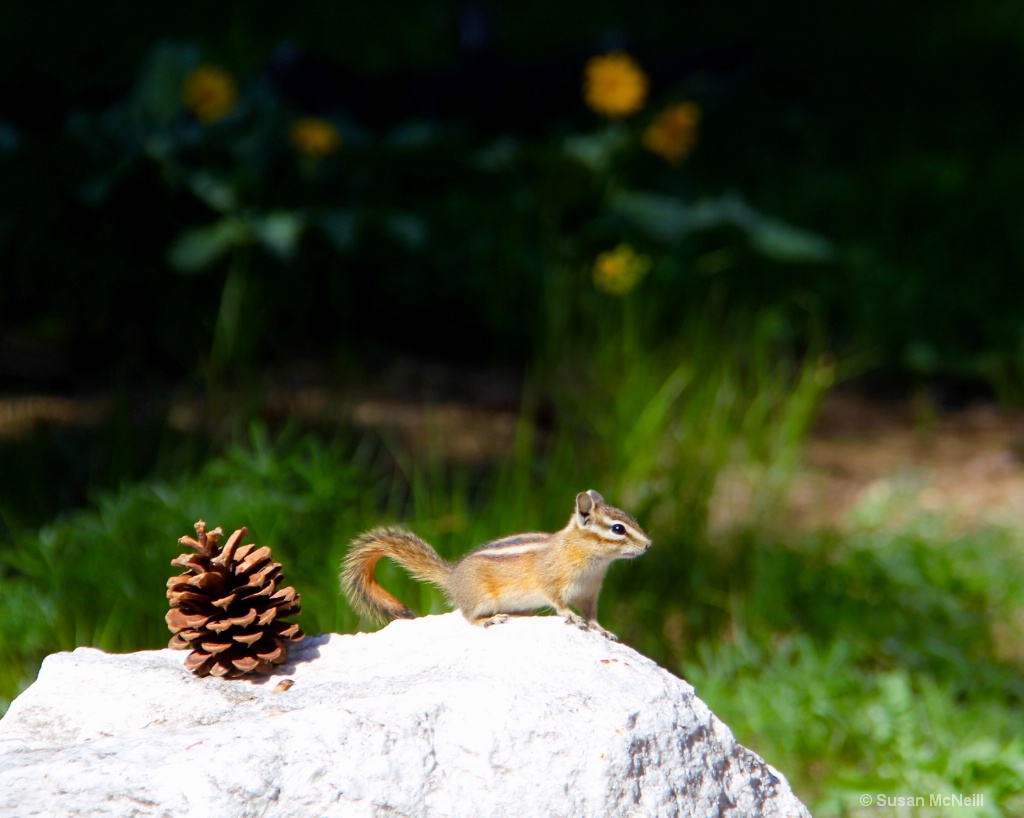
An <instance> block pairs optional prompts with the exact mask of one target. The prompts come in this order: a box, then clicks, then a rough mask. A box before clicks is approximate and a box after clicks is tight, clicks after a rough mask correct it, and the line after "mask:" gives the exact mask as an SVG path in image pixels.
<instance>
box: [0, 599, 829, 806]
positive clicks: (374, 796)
mask: <svg viewBox="0 0 1024 818" xmlns="http://www.w3.org/2000/svg"><path fill="white" fill-rule="evenodd" d="M183 660H184V653H183V652H177V651H170V650H157V651H143V652H141V653H132V654H125V655H113V654H106V653H103V652H101V651H98V650H95V649H92V648H79V649H78V650H76V651H74V652H73V653H58V654H54V655H53V656H50V657H49V658H47V659H46V661H45V662H43V666H42V669H41V670H40V672H39V678H38V680H37V681H36V682H35V683H34V684H33V685H32V686H31V687H29V689H28V690H26V691H25V692H24V693H23V694H22V695H21V696H19V697H18V698H17V700H15V702H14V703H13V704H12V705H11V708H10V710H9V712H8V713H7V715H6V716H5V717H4V719H3V720H2V721H0V815H2V816H5V818H7V817H10V818H14V816H19V817H20V816H36V815H40V816H42V815H45V816H64V815H88V816H175V818H177V816H216V817H217V818H227V817H228V816H296V817H297V818H298V816H301V817H302V818H310V816H346V818H347V817H348V816H442V817H443V818H458V816H471V817H472V818H492V817H493V816H515V817H516V818H524V816H543V818H549V817H550V816H641V815H645V816H646V815H657V816H670V815H671V816H696V817H697V818H707V817H708V816H715V815H725V816H755V815H759V816H787V818H790V817H791V816H806V815H808V814H809V813H808V812H807V810H806V808H805V807H804V806H803V805H802V804H801V803H800V802H799V801H798V800H797V798H796V797H795V796H794V795H793V793H792V791H791V790H790V788H789V785H788V784H787V783H786V780H785V778H783V776H782V775H781V774H780V773H778V772H777V771H776V770H774V769H773V768H772V767H770V766H769V765H768V764H766V763H765V762H764V761H763V760H762V759H761V758H759V757H758V756H757V755H755V754H754V753H752V752H751V751H750V750H747V749H746V748H744V747H742V746H741V745H740V744H738V743H737V742H736V740H735V739H734V738H733V736H732V733H731V732H730V731H729V729H728V728H727V727H726V726H725V725H724V724H723V723H722V722H721V721H719V720H718V719H717V718H716V717H715V716H714V715H713V714H712V713H711V711H710V710H709V709H708V708H707V706H706V705H705V704H704V703H703V702H702V701H701V700H700V699H698V698H697V697H696V695H694V691H693V688H692V687H691V686H690V685H688V684H687V683H686V682H684V681H681V680H680V679H678V678H676V677H675V676H673V675H672V674H670V673H668V672H667V671H665V670H663V669H661V668H660V667H658V666H657V665H656V664H655V663H654V662H652V661H650V660H649V659H646V658H645V657H643V656H641V655H640V654H638V653H637V652H636V651H634V650H632V649H631V648H629V647H626V646H625V645H619V644H614V643H612V642H609V641H607V640H606V639H604V638H602V637H601V636H598V635H597V634H594V633H586V632H583V631H580V630H577V629H576V628H573V627H569V626H567V625H565V624H564V623H563V621H562V620H561V619H560V618H558V617H521V618H516V619H513V620H512V621H511V622H509V623H508V624H505V625H500V626H495V627H492V628H487V629H486V630H485V629H483V628H478V627H474V626H472V625H470V624H468V623H467V622H466V621H465V620H464V619H463V618H462V616H461V615H460V614H458V613H452V614H447V615H444V616H431V617H426V618H423V619H415V620H403V621H398V622H394V623H392V624H391V625H389V626H388V627H387V628H385V629H384V630H382V631H380V632H378V633H375V634H357V635H355V636H339V635H337V634H328V635H322V636H318V637H307V639H306V640H305V641H304V642H301V643H299V644H298V645H295V646H293V648H292V652H291V660H290V662H289V664H287V665H285V666H283V667H282V668H281V669H280V670H279V671H278V672H277V673H276V674H275V675H273V676H270V677H268V678H265V679H263V680H260V681H244V680H243V681H225V680H221V679H215V678H206V679H200V678H196V677H194V676H192V675H191V674H190V673H188V672H187V671H186V670H185V669H184V667H183V664H182V663H183ZM282 679H291V680H294V685H293V686H291V687H290V688H289V689H287V690H281V689H280V688H281V687H284V686H283V685H279V683H280V682H281V680H282ZM794 729H797V728H796V725H794Z"/></svg>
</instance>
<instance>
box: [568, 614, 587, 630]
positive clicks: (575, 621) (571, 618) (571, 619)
mask: <svg viewBox="0 0 1024 818" xmlns="http://www.w3.org/2000/svg"><path fill="white" fill-rule="evenodd" d="M565 624H566V625H575V626H576V627H577V628H579V629H580V630H581V631H589V630H590V625H589V624H587V620H586V619H584V618H583V617H582V616H577V615H576V614H569V615H568V616H567V617H566V618H565Z"/></svg>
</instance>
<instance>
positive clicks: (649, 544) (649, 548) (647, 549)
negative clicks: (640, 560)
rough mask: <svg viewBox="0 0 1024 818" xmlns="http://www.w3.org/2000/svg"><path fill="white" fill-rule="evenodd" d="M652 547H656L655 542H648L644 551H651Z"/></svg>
mask: <svg viewBox="0 0 1024 818" xmlns="http://www.w3.org/2000/svg"><path fill="white" fill-rule="evenodd" d="M652 545H654V540H648V541H647V545H645V546H644V551H650V550H651V546H652Z"/></svg>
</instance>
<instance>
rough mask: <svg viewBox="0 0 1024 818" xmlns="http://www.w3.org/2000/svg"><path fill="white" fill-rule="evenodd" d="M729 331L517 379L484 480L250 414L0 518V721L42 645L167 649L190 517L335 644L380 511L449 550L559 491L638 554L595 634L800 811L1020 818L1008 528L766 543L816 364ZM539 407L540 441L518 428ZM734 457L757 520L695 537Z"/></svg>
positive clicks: (924, 521)
mask: <svg viewBox="0 0 1024 818" xmlns="http://www.w3.org/2000/svg"><path fill="white" fill-rule="evenodd" d="M753 330H754V331H753V332H752V333H751V334H750V335H747V336H746V339H745V340H744V336H742V335H741V334H737V335H736V336H735V337H734V338H733V340H732V341H727V342H723V341H722V339H721V338H720V337H719V338H711V337H710V336H707V335H703V336H702V335H701V334H700V333H695V334H693V335H692V336H691V337H689V338H686V339H684V340H683V341H681V342H680V343H679V344H678V345H677V346H674V347H673V348H670V349H661V350H659V351H656V352H648V353H647V354H642V355H638V354H637V348H638V347H637V345H636V342H635V340H633V341H631V340H630V339H629V337H628V336H617V337H615V338H614V340H613V341H609V340H607V339H606V341H605V342H602V343H597V344H594V345H593V346H591V347H589V352H588V353H587V354H585V355H581V356H580V357H579V358H578V359H575V360H574V359H573V358H572V357H571V356H562V357H561V358H559V359H558V360H557V361H556V362H555V363H554V364H552V365H550V366H547V367H540V368H538V370H537V371H536V372H535V373H534V374H533V375H532V376H531V386H530V388H529V389H528V390H527V394H526V396H525V398H524V408H523V413H522V420H521V425H520V429H519V435H518V441H517V445H516V448H515V451H513V452H511V453H510V454H509V456H508V458H507V460H506V462H504V463H503V464H500V465H498V466H496V467H494V468H490V469H472V470H471V469H467V468H455V467H451V466H450V465H447V464H445V463H444V461H443V459H442V458H441V457H440V456H437V457H426V458H420V459H415V458H412V457H411V456H409V455H407V454H406V453H404V452H403V450H401V449H400V448H398V447H397V446H389V445H388V441H387V440H386V439H385V438H371V437H362V438H357V437H351V438H345V437H339V438H337V439H330V440H327V439H323V438H322V437H314V436H310V435H304V434H300V433H299V432H297V431H288V432H285V433H283V434H280V435H278V436H277V437H271V436H270V435H269V434H268V433H267V432H266V431H265V430H263V429H262V427H260V426H258V425H257V426H253V427H252V429H251V430H250V431H249V433H248V434H247V435H245V436H244V437H243V438H242V439H240V440H239V441H238V442H237V443H235V444H234V445H231V446H229V447H227V449H226V450H224V451H223V452H222V453H221V454H220V455H218V456H214V457H212V458H210V459H209V460H208V461H207V462H206V464H205V465H204V466H202V467H201V468H199V469H197V470H193V471H191V472H186V473H182V474H181V475H180V476H178V477H175V478H173V479H169V478H164V479H156V478H150V479H146V480H142V481H140V482H135V483H132V484H129V485H127V486H125V487H123V488H121V489H120V490H116V491H109V490H108V491H106V492H104V493H101V494H99V495H98V496H96V497H95V498H94V500H93V501H92V502H90V503H89V505H88V506H87V507H85V508H82V509H79V510H77V511H73V512H69V513H67V514H65V515H64V516H62V517H60V518H58V519H56V520H54V521H53V522H51V523H50V524H48V525H46V526H43V527H41V528H40V527H33V526H31V525H26V524H24V523H19V522H17V520H16V519H15V517H14V515H11V514H8V515H6V518H7V526H6V529H7V532H8V533H7V534H6V535H0V706H2V707H5V706H6V704H7V703H8V702H9V701H10V700H11V699H12V698H13V696H14V695H16V693H17V692H18V691H19V690H20V689H22V688H23V687H24V686H25V685H26V684H27V683H28V682H29V681H30V680H31V679H32V678H33V676H34V674H35V672H36V669H37V666H38V663H39V661H40V660H41V659H42V658H43V656H45V655H46V654H47V653H50V652H53V651H57V650H68V649H71V648H74V647H76V646H78V645H95V646H98V647H101V648H104V649H106V650H112V651H127V650H138V649H144V648H159V647H162V646H163V645H164V644H166V641H167V638H168V636H169V634H168V632H167V630H166V627H165V625H164V621H163V616H164V613H165V612H166V600H165V598H164V582H165V580H166V578H167V577H168V576H169V575H170V574H171V567H170V565H169V562H170V560H171V559H172V558H173V557H174V556H176V555H177V554H178V553H179V552H180V550H181V548H180V547H179V546H178V545H177V538H178V537H179V536H181V535H182V534H186V533H190V531H191V526H192V523H193V522H194V521H195V520H197V519H199V518H200V517H202V518H203V519H205V520H207V522H208V523H210V524H211V525H220V526H222V527H224V528H225V529H227V530H230V529H232V528H235V527H238V526H241V525H247V526H248V527H249V529H250V538H251V539H253V540H255V541H257V542H259V543H261V544H268V545H270V546H272V548H273V551H274V554H275V557H276V558H277V559H278V560H279V561H281V562H282V563H283V564H284V567H285V576H286V581H287V582H288V583H289V584H292V585H294V586H295V587H296V588H297V590H299V592H300V593H301V594H302V597H303V613H302V616H301V617H300V621H301V624H302V626H303V628H304V629H305V630H306V631H307V632H310V633H316V632H320V631H353V630H355V629H357V628H359V627H361V626H363V625H365V623H360V622H359V621H358V619H357V618H356V617H355V616H354V615H353V613H352V612H351V611H349V610H348V608H347V606H346V604H345V603H344V601H343V600H342V599H341V597H340V596H339V594H338V590H337V585H336V579H335V572H336V566H337V565H338V563H339V562H340V560H341V558H342V556H343V554H344V551H345V548H346V545H347V542H348V540H349V539H350V538H351V537H352V536H354V535H355V534H356V533H358V532H359V531H361V530H363V529H365V528H367V527H369V526H372V525H377V524H380V523H385V522H402V523H404V524H406V525H409V526H410V527H412V528H413V529H414V530H416V531H417V532H418V533H419V534H420V535H422V536H423V537H425V538H426V539H427V540H428V541H430V542H432V543H434V544H435V545H436V546H437V547H438V549H439V550H440V551H441V552H442V553H443V554H444V555H446V556H449V557H453V556H457V555H459V554H461V553H463V552H465V551H466V550H468V549H469V548H471V547H472V546H474V545H476V544H479V543H480V542H483V541H485V540H487V539H489V538H492V537H495V536H498V535H501V534H507V533H512V532H514V531H517V530H529V529H534V530H536V529H542V530H553V529H555V528H557V527H560V526H561V525H563V524H564V523H565V520H566V519H567V518H568V516H569V513H570V511H571V508H572V501H573V497H574V495H575V493H576V492H577V491H580V490H582V489H586V488H596V489H598V490H599V491H601V492H602V493H604V494H605V496H606V497H607V498H608V499H609V501H611V502H614V503H616V504H618V505H621V506H623V507H625V508H627V509H628V510H630V511H632V512H633V513H635V514H636V516H637V517H638V518H639V519H640V521H641V522H642V523H643V525H644V526H645V527H646V528H647V529H648V531H649V532H650V533H651V534H652V535H653V537H654V539H655V547H654V548H653V549H652V550H651V551H650V552H649V553H648V554H646V555H645V556H644V557H643V558H642V559H638V560H635V561H632V562H629V563H624V564H620V565H616V566H614V567H613V569H612V571H611V572H610V575H609V578H608V581H607V583H606V586H605V589H604V591H603V593H602V612H601V618H602V622H603V623H604V624H605V625H606V626H607V627H609V628H610V629H611V630H613V631H615V632H616V633H618V634H619V635H620V636H621V637H622V638H623V640H624V641H626V642H627V643H629V644H631V645H634V646H635V647H637V648H638V649H640V650H642V651H643V652H645V653H647V654H648V655H650V656H652V657H653V658H655V659H656V660H658V661H659V662H660V663H662V664H663V665H665V666H666V667H669V668H670V669H672V670H674V671H676V672H677V673H679V674H680V675H681V676H683V677H684V678H687V679H689V680H690V681H692V682H693V683H694V684H695V685H696V687H697V689H698V693H699V694H700V695H701V696H702V697H704V698H705V699H706V700H707V701H708V703H709V705H710V706H711V707H712V709H713V710H714V711H715V712H716V713H717V714H719V715H720V716H721V717H722V718H723V719H724V720H725V721H726V723H727V724H729V725H730V727H731V728H732V729H733V730H734V732H735V733H736V735H737V737H738V738H739V739H740V740H741V741H743V742H744V743H746V744H748V746H750V747H752V748H753V749H754V750H755V751H757V752H759V753H761V754H763V755H764V756H765V757H766V758H767V759H768V761H769V762H771V763H773V764H775V765H776V766H777V767H778V768H779V769H781V770H782V771H783V772H785V773H786V775H787V776H788V777H789V779H790V780H791V782H792V783H793V784H794V787H795V789H796V791H797V793H798V795H800V796H801V797H802V798H804V799H805V800H806V801H807V802H808V803H809V804H810V805H811V806H812V808H813V809H814V811H815V814H819V815H841V814H862V813H861V812H860V807H859V802H858V800H857V799H858V798H859V796H860V795H861V794H863V793H888V794H905V793H912V794H916V793H931V792H936V793H946V792H949V793H956V792H963V793H968V794H970V793H975V792H977V793H983V794H985V796H986V799H985V805H986V806H985V810H983V811H980V812H978V813H977V814H981V815H1012V814H1015V813H1019V812H1020V811H1021V809H1022V808H1024V800H1022V798H1024V796H1022V793H1024V741H1022V739H1021V738H1020V736H1021V735H1024V729H1022V728H1024V719H1022V707H1024V685H1022V684H1021V681H1020V678H1021V674H1020V670H1021V668H1020V666H1019V661H1018V660H1016V659H1014V658H1013V657H1015V656H1016V657H1019V656H1020V655H1021V650H1019V649H1016V650H1015V640H1016V642H1020V641H1021V639H1022V637H1021V635H1020V634H1014V633H1013V630H1012V627H1010V625H1011V624H1012V623H1013V622H1014V621H1017V620H1016V619H1015V617H1017V616H1018V615H1019V612H1020V611H1021V610H1022V609H1024V581H1022V580H1021V577H1024V571H1022V568H1024V565H1022V556H1021V551H1020V548H1019V545H1018V542H1017V539H1016V537H1015V536H1014V534H1013V533H1012V532H1008V531H1003V530H997V529H983V530H977V531H971V532H967V533H959V534H954V533H951V531H950V530H949V529H948V528H947V527H946V526H945V525H943V524H942V522H941V520H938V519H937V518H921V519H915V520H912V521H911V523H910V524H908V525H906V526H904V527H903V528H902V529H899V530H890V529H889V528H887V527H886V525H885V522H886V520H887V517H888V512H887V510H886V509H884V508H874V507H861V508H860V509H858V510H857V511H856V513H855V514H854V515H853V517H852V518H851V520H852V521H851V524H850V526H849V529H848V532H847V533H845V534H844V535H842V536H840V535H838V534H830V535H826V534H813V533H798V532H793V531H788V533H786V532H787V528H786V521H785V520H784V519H781V518H779V517H778V513H777V512H776V511H775V509H776V508H777V505H776V504H774V500H775V498H777V496H778V491H779V489H780V486H783V485H784V484H785V479H786V476H787V474H788V473H789V470H790V469H791V467H792V466H793V464H794V463H795V462H796V459H797V454H798V452H799V446H800V443H801V441H802V440H803V438H804V436H805V435H806V431H807V426H808V424H809V422H810V420H811V418H812V417H813V413H814V407H815V405H816V403H817V401H818V400H819V398H820V397H821V395H822V394H823V392H824V390H826V389H827V388H828V386H829V384H830V382H831V377H832V366H831V364H830V362H829V361H828V360H827V359H823V358H820V357H819V356H817V355H816V354H813V353H812V354H807V355H806V356H805V357H804V359H803V362H802V363H795V361H798V360H799V359H797V358H795V357H794V356H793V355H792V354H785V355H778V356H775V355H771V354H768V353H767V352H765V351H764V350H765V349H768V348H769V347H770V345H769V344H765V343H764V342H763V340H760V341H756V344H755V346H756V347H757V349H759V350H761V351H760V352H759V353H758V354H747V350H749V349H751V347H750V346H749V343H750V341H751V338H754V339H755V340H756V339H757V337H758V333H759V332H761V331H762V330H761V329H760V328H758V326H756V325H755V326H754V328H753ZM542 395H543V396H544V397H545V398H546V399H547V400H548V401H550V402H551V403H552V404H553V406H554V413H553V414H554V416H555V417H556V418H557V419H558V422H557V425H556V426H554V427H553V428H551V427H547V426H544V425H541V424H538V423H537V422H535V421H534V416H535V414H536V413H535V407H536V406H538V405H539V404H540V403H541V396H542ZM428 442H429V441H428ZM432 443H433V444H434V445H435V447H436V449H437V451H438V453H440V452H441V451H442V450H443V443H444V441H441V440H437V441H433V442H432ZM737 462H738V463H740V464H746V465H752V466H756V469H755V470H754V471H756V473H758V474H760V475H762V480H761V483H760V485H759V488H758V490H759V498H760V499H759V500H758V499H757V498H755V500H757V502H755V509H756V510H757V514H756V515H755V517H754V518H753V519H754V520H755V521H760V522H766V523H770V524H766V525H764V526H760V525H758V526H750V527H747V528H746V529H744V528H742V527H741V528H739V529H737V533H733V534H730V535H729V539H728V540H721V539H715V538H712V537H711V536H710V535H709V533H708V529H707V519H708V504H709V501H710V498H711V496H712V494H713V492H714V490H715V485H716V481H717V480H718V479H719V477H720V476H721V474H722V470H723V468H724V467H725V466H727V465H730V464H736V463H737ZM162 473H167V472H166V470H165V471H164V472H162ZM773 515H774V516H773ZM0 531H3V529H2V528H0ZM780 532H782V533H780ZM380 575H381V578H382V581H383V583H384V584H385V585H387V586H388V587H389V588H390V589H392V590H393V591H394V592H395V593H396V594H397V595H398V596H399V597H400V598H402V599H403V601H405V602H406V603H408V604H409V605H410V606H411V607H413V608H414V609H416V610H418V611H420V612H421V613H428V612H436V611H441V610H444V607H445V606H444V603H443V600H442V598H441V596H440V595H439V593H438V592H436V591H435V590H433V589H431V588H429V587H425V586H421V585H417V584H415V583H413V582H411V581H410V580H409V579H408V578H407V577H406V576H405V575H404V574H402V573H401V571H400V570H398V569H396V568H395V567H393V566H391V565H390V564H385V565H383V566H382V567H381V570H380ZM869 814H870V813H869ZM876 814H877V813H876ZM967 814H972V813H970V812H966V811H964V812H957V813H956V815H958V816H959V815H967Z"/></svg>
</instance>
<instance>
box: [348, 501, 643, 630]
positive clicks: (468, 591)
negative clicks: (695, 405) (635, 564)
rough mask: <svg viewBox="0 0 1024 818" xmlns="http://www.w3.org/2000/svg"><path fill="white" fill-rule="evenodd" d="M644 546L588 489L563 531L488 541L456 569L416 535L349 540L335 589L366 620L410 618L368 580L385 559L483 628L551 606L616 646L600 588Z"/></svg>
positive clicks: (621, 515)
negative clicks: (603, 619) (600, 607)
mask: <svg viewBox="0 0 1024 818" xmlns="http://www.w3.org/2000/svg"><path fill="white" fill-rule="evenodd" d="M650 547H651V540H650V538H649V537H648V536H647V534H645V533H644V530H643V529H642V528H640V525H639V523H637V521H636V520H634V519H633V518H632V517H631V516H630V515H629V514H627V513H626V512H624V511H620V510H619V509H617V508H614V507H612V506H609V505H607V504H606V503H605V502H604V498H603V497H602V496H601V495H600V494H598V493H597V492H596V491H593V490H591V491H585V492H582V493H581V494H578V495H576V508H575V509H574V510H573V514H572V517H571V518H570V519H569V523H568V524H567V525H566V526H565V528H563V529H562V530H561V531H557V532H555V533H554V534H542V533H531V534H513V535H512V536H510V537H503V538H501V539H500V540H493V541H492V542H489V543H486V544H484V545H481V546H480V547H479V548H477V549H476V550H474V551H471V552H470V553H468V554H467V555H466V556H464V557H463V558H462V559H461V560H459V561H458V562H455V563H449V562H446V561H445V560H443V559H442V558H441V557H440V556H439V555H438V553H437V552H436V551H435V550H434V549H433V548H431V547H430V546H429V545H428V544H427V543H425V542H424V541H423V540H421V539H420V538H419V537H417V536H416V535H415V534H412V533H410V532H408V531H404V530H402V529H400V528H374V529H372V530H371V531H367V532H366V533H364V534H361V535H360V536H358V537H356V539H355V540H353V541H352V545H351V547H350V549H349V552H348V555H347V556H346V557H345V560H344V562H343V563H342V571H341V587H342V590H343V591H344V593H345V596H346V597H347V598H348V600H349V602H350V603H351V605H352V607H353V608H355V609H356V610H357V611H359V612H360V613H362V614H365V615H367V616H370V617H371V618H374V619H377V620H380V621H386V620H387V619H395V618H403V619H413V618H415V616H416V615H415V614H414V613H413V612H412V611H410V610H409V609H408V608H407V607H406V606H405V605H403V604H402V603H401V602H400V601H399V600H398V599H396V598H395V597H393V596H392V595H391V594H389V593H388V592H387V591H385V590H384V588H382V587H381V586H380V584H379V583H378V582H377V579H376V577H375V576H374V573H373V571H374V568H375V567H376V565H377V562H378V561H379V560H380V559H381V557H390V558H391V559H392V560H394V561H395V562H397V563H398V564H399V565H401V566H402V567H403V568H405V569H406V570H407V571H408V572H409V573H410V574H412V576H413V577H415V578H416V579H418V580H421V581H424V582H429V583H431V584H433V585H436V586H437V587H439V588H441V589H442V590H443V591H444V592H445V595H446V596H447V597H448V600H449V602H451V604H452V605H454V606H455V607H457V608H459V610H461V611H462V613H463V615H464V616H465V617H466V619H468V620H469V621H470V622H472V623H473V624H475V625H483V626H484V627H489V626H491V625H497V624H500V623H502V622H507V621H508V618H509V614H516V613H525V612H528V611H535V610H537V609H538V608H546V607H550V608H554V609H555V611H556V612H557V613H558V615H559V616H564V617H565V621H566V623H568V624H571V625H575V626H577V627H578V628H581V629H583V630H591V629H592V630H595V631H597V632H598V633H600V634H602V635H603V636H606V637H607V638H609V639H612V640H617V637H616V636H615V634H613V633H610V632H609V631H606V630H605V629H604V628H602V627H601V625H600V624H598V621H597V596H598V594H599V593H600V591H601V582H602V580H603V579H604V576H605V574H606V573H607V572H608V566H609V565H611V563H612V562H613V561H614V560H618V559H632V558H633V557H638V556H640V555H641V554H643V553H644V552H645V551H646V550H647V549H648V548H650ZM570 605H575V606H576V607H577V608H578V609H579V610H580V613H582V614H583V616H579V615H577V614H576V613H574V612H573V611H572V609H571V608H570V607H569V606H570Z"/></svg>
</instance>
